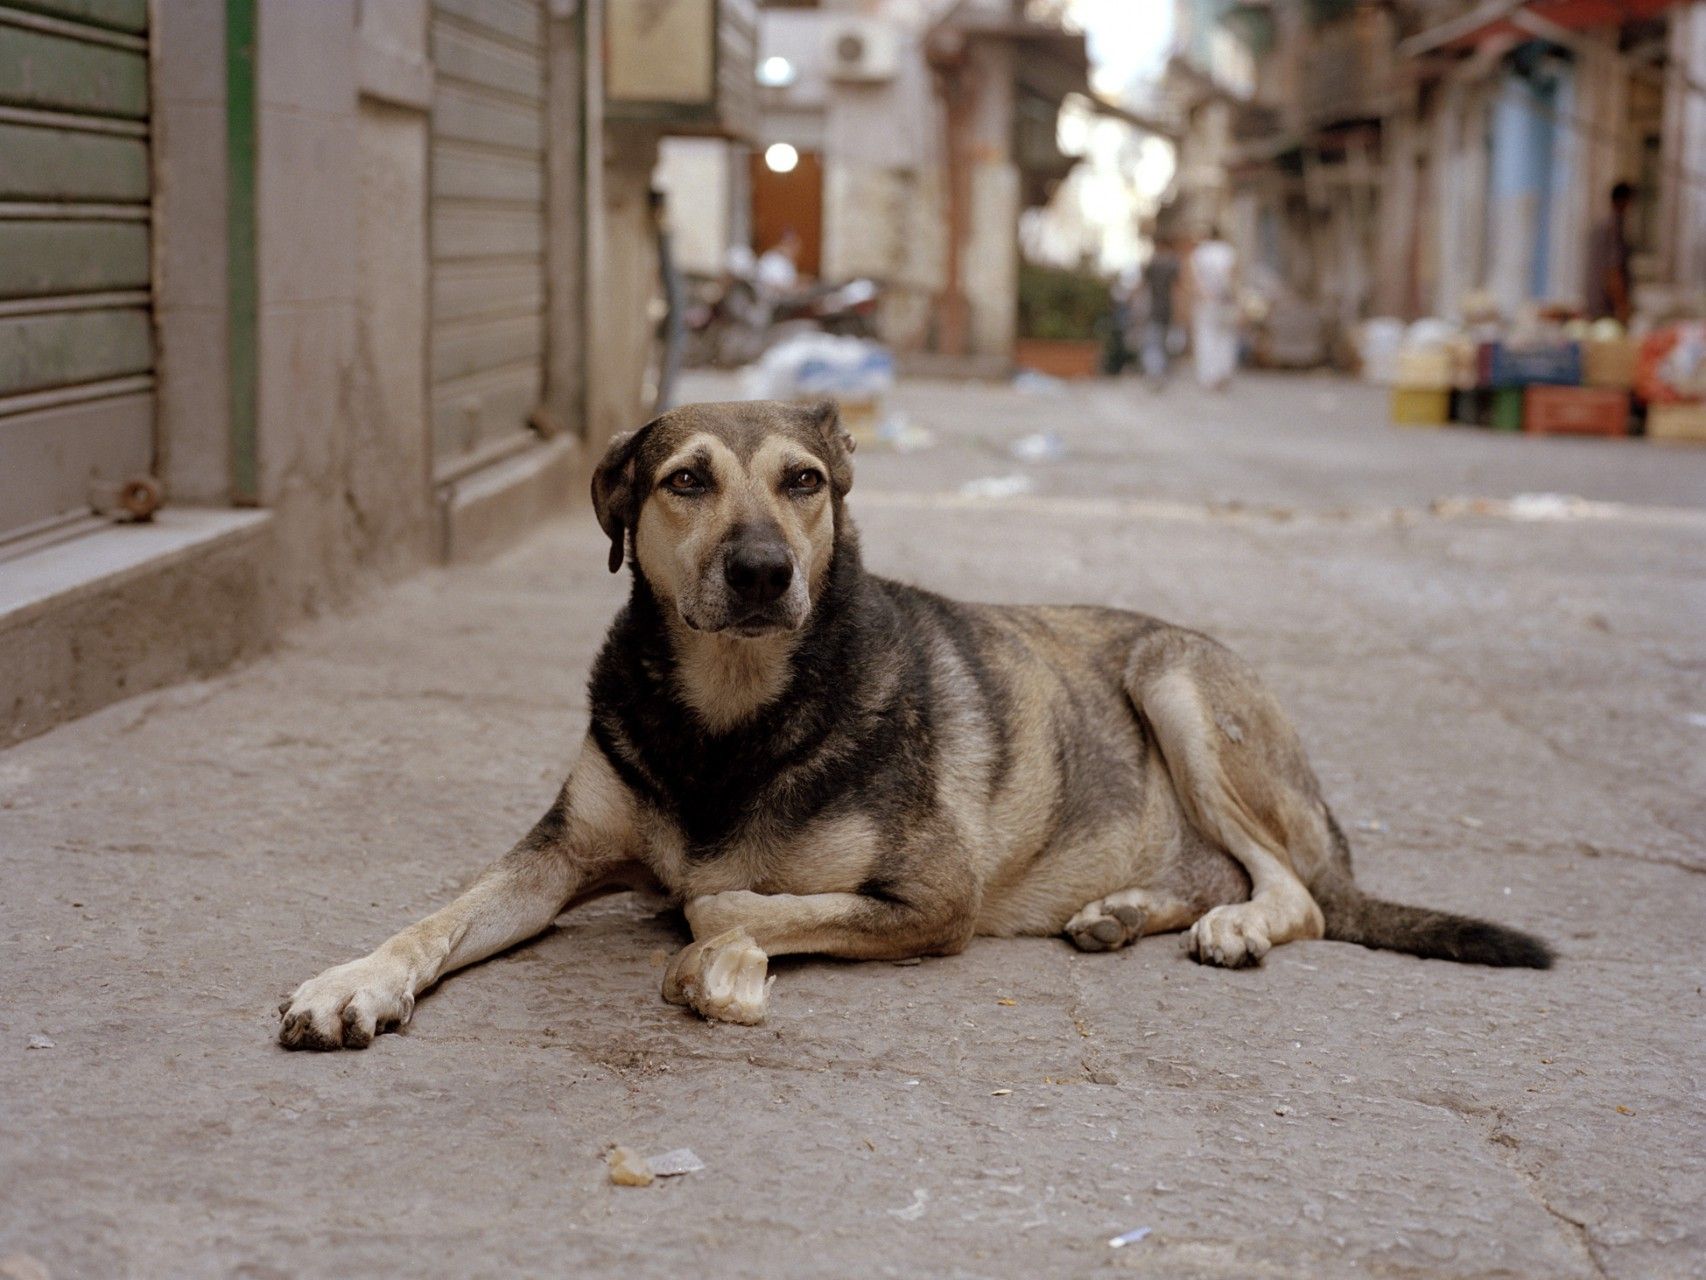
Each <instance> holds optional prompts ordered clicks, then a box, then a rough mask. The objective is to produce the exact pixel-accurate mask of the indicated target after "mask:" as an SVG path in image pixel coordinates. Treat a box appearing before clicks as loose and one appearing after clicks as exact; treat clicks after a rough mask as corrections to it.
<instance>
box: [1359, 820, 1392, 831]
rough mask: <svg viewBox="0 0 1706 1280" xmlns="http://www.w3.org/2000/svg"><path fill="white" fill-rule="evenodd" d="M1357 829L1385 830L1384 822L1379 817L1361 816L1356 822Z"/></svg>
mask: <svg viewBox="0 0 1706 1280" xmlns="http://www.w3.org/2000/svg"><path fill="white" fill-rule="evenodd" d="M1357 830H1358V831H1375V832H1380V831H1384V830H1386V824H1385V823H1384V822H1382V821H1381V820H1380V819H1379V818H1362V819H1359V820H1358V822H1357Z"/></svg>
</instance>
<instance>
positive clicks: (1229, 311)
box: [1190, 227, 1238, 391]
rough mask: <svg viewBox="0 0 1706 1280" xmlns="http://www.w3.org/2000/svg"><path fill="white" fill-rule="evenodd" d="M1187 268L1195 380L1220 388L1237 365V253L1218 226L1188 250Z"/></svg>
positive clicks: (1218, 389) (1222, 387)
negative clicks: (1189, 252) (1188, 263)
mask: <svg viewBox="0 0 1706 1280" xmlns="http://www.w3.org/2000/svg"><path fill="white" fill-rule="evenodd" d="M1190 269H1191V345H1192V347H1193V349H1194V352H1195V357H1196V366H1197V381H1198V382H1199V383H1201V384H1202V385H1203V386H1205V387H1208V388H1211V389H1212V390H1215V391H1220V390H1224V389H1225V387H1226V384H1227V383H1228V382H1230V381H1231V380H1232V373H1233V370H1234V369H1236V368H1237V367H1238V308H1237V305H1236V297H1237V286H1238V255H1237V254H1236V252H1234V250H1233V248H1232V246H1231V245H1229V244H1228V243H1226V241H1225V240H1224V239H1223V238H1222V237H1221V234H1220V230H1219V228H1218V227H1217V228H1215V229H1214V230H1212V231H1210V232H1209V235H1208V238H1207V239H1206V240H1203V241H1201V242H1200V243H1199V244H1198V245H1197V247H1196V248H1195V249H1192V250H1191V258H1190Z"/></svg>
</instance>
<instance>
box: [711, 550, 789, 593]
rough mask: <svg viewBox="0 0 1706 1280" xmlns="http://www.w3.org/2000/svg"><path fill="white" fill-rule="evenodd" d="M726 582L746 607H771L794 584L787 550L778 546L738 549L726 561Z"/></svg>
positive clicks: (724, 572) (724, 571)
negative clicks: (790, 584)
mask: <svg viewBox="0 0 1706 1280" xmlns="http://www.w3.org/2000/svg"><path fill="white" fill-rule="evenodd" d="M723 580H724V581H725V582H727V583H728V584H729V590H730V591H733V592H734V593H735V597H736V598H737V599H738V600H740V601H741V602H742V603H744V604H769V603H770V602H771V601H772V600H776V599H779V598H780V597H781V595H782V593H783V592H784V591H786V590H787V589H788V584H789V583H790V582H792V581H793V580H794V562H793V561H792V560H791V559H789V558H788V548H787V547H785V546H783V545H781V544H780V543H776V542H754V543H748V544H747V545H745V546H737V547H734V548H732V549H731V550H730V551H729V554H728V556H727V557H726V558H725V559H724V561H723Z"/></svg>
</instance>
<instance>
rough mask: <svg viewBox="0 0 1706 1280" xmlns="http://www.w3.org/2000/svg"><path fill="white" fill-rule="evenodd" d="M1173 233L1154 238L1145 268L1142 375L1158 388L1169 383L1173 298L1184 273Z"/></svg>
mask: <svg viewBox="0 0 1706 1280" xmlns="http://www.w3.org/2000/svg"><path fill="white" fill-rule="evenodd" d="M1182 270H1183V268H1182V266H1181V264H1180V262H1179V254H1178V250H1177V249H1175V248H1174V245H1173V237H1172V235H1171V234H1168V233H1163V234H1158V235H1157V236H1156V237H1155V251H1154V252H1153V253H1152V254H1150V256H1149V261H1148V263H1146V264H1145V265H1144V268H1143V293H1144V299H1145V302H1146V304H1147V305H1146V307H1145V313H1146V314H1145V320H1144V326H1143V376H1144V377H1146V378H1148V379H1149V381H1150V383H1151V384H1153V385H1154V386H1156V387H1162V386H1165V385H1166V382H1167V362H1168V353H1169V350H1168V349H1169V346H1170V345H1171V342H1172V336H1173V299H1174V295H1175V294H1176V293H1177V291H1178V287H1179V276H1180V274H1181V273H1182Z"/></svg>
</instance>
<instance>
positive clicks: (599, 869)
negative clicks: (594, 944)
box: [278, 738, 634, 1049]
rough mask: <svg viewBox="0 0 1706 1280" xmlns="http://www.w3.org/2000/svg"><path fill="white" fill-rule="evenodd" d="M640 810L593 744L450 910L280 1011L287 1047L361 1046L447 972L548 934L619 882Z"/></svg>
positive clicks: (323, 978)
mask: <svg viewBox="0 0 1706 1280" xmlns="http://www.w3.org/2000/svg"><path fill="white" fill-rule="evenodd" d="M633 830H634V826H633V810H632V804H631V802H630V800H629V797H628V792H627V790H626V788H624V787H623V786H622V785H621V784H620V782H619V781H618V780H617V778H616V775H615V773H614V771H613V770H612V769H611V767H610V764H609V762H608V761H607V760H606V759H605V757H604V753H603V752H602V751H600V750H599V748H598V747H597V745H596V744H595V743H593V741H592V740H591V738H588V739H587V741H586V744H585V745H584V746H583V747H582V749H581V755H580V759H579V760H578V761H577V762H576V764H575V769H574V772H573V773H572V774H571V775H570V777H569V780H568V781H567V782H566V783H564V784H563V790H562V792H561V794H560V795H559V796H558V798H557V802H556V804H554V805H553V806H552V807H551V810H550V812H548V813H547V814H546V815H545V816H544V817H543V818H541V819H540V820H539V822H538V824H537V825H536V826H535V827H534V828H533V830H532V831H531V832H529V833H528V835H527V837H526V838H525V839H523V840H522V841H521V842H520V843H519V844H517V845H516V846H515V848H513V849H511V850H510V851H509V852H508V853H507V854H505V855H504V856H503V857H502V858H500V859H498V861H497V862H494V863H493V864H492V865H491V866H490V867H488V868H486V870H485V872H484V873H483V874H482V875H481V876H480V878H479V879H478V880H476V881H475V882H474V884H473V885H472V886H471V887H470V888H469V889H468V890H467V892H465V893H463V894H462V896H461V897H459V898H457V899H456V900H455V901H454V902H452V903H451V904H450V905H449V906H447V907H444V908H443V909H442V910H439V911H436V912H434V913H433V914H432V915H430V916H428V917H427V918H426V919H424V920H422V921H420V922H419V923H418V924H414V925H411V926H410V927H409V928H407V929H404V930H403V931H402V932H401V933H399V934H396V935H395V936H393V937H392V938H390V939H388V940H387V941H386V942H384V943H383V944H381V946H380V947H379V949H378V950H376V951H374V952H372V953H371V954H369V955H366V956H363V957H362V958H361V959H359V960H352V961H350V962H349V963H348V964H340V965H337V966H336V967H334V968H331V969H327V970H326V971H325V972H324V973H322V974H321V975H320V976H319V977H317V978H310V979H309V980H308V981H307V982H304V983H303V984H302V985H301V986H299V987H298V988H296V991H295V992H294V994H292V995H291V997H290V998H289V999H288V1000H286V1001H285V1002H284V1003H283V1004H281V1005H280V1006H279V1014H280V1016H281V1018H282V1019H283V1021H282V1023H281V1025H280V1026H279V1032H278V1038H279V1043H280V1044H282V1045H284V1047H285V1048H287V1049H340V1048H342V1049H361V1048H365V1047H366V1046H367V1044H368V1043H369V1042H370V1041H371V1040H372V1039H373V1037H374V1036H375V1035H377V1034H379V1033H380V1032H383V1031H390V1030H393V1029H395V1028H397V1027H400V1026H402V1025H403V1024H404V1023H406V1022H408V1020H409V1018H410V1016H411V1015H412V1014H413V1013H414V1008H415V998H416V997H417V996H419V995H420V994H421V993H422V992H423V991H425V990H426V989H427V988H428V987H430V986H432V984H433V983H435V982H437V981H438V980H439V979H440V978H441V977H443V976H444V975H445V974H447V973H450V972H452V971H454V970H456V969H460V968H462V967H463V966H464V965H470V964H473V963H474V962H475V961H478V960H484V959H485V958H486V957H487V956H490V955H493V954H495V953H496V952H499V951H502V950H503V949H504V948H505V947H508V946H510V945H512V944H514V943H517V942H520V941H521V940H522V939H524V938H530V937H532V936H533V935H534V934H536V933H538V932H540V931H541V930H542V929H544V928H545V927H546V926H547V925H549V924H550V923H551V921H553V920H555V919H556V918H557V915H558V913H559V912H561V911H562V909H563V908H564V906H566V905H567V904H568V903H569V901H570V900H571V899H573V898H575V897H577V896H585V895H586V894H587V893H588V892H589V891H591V890H594V889H596V888H598V887H599V886H600V885H601V884H603V883H606V882H609V881H611V880H613V879H616V878H619V877H620V874H621V871H622V869H623V867H624V866H625V865H627V864H628V862H629V859H630V858H631V856H632V853H633V849H632V844H633V839H634V837H633Z"/></svg>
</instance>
